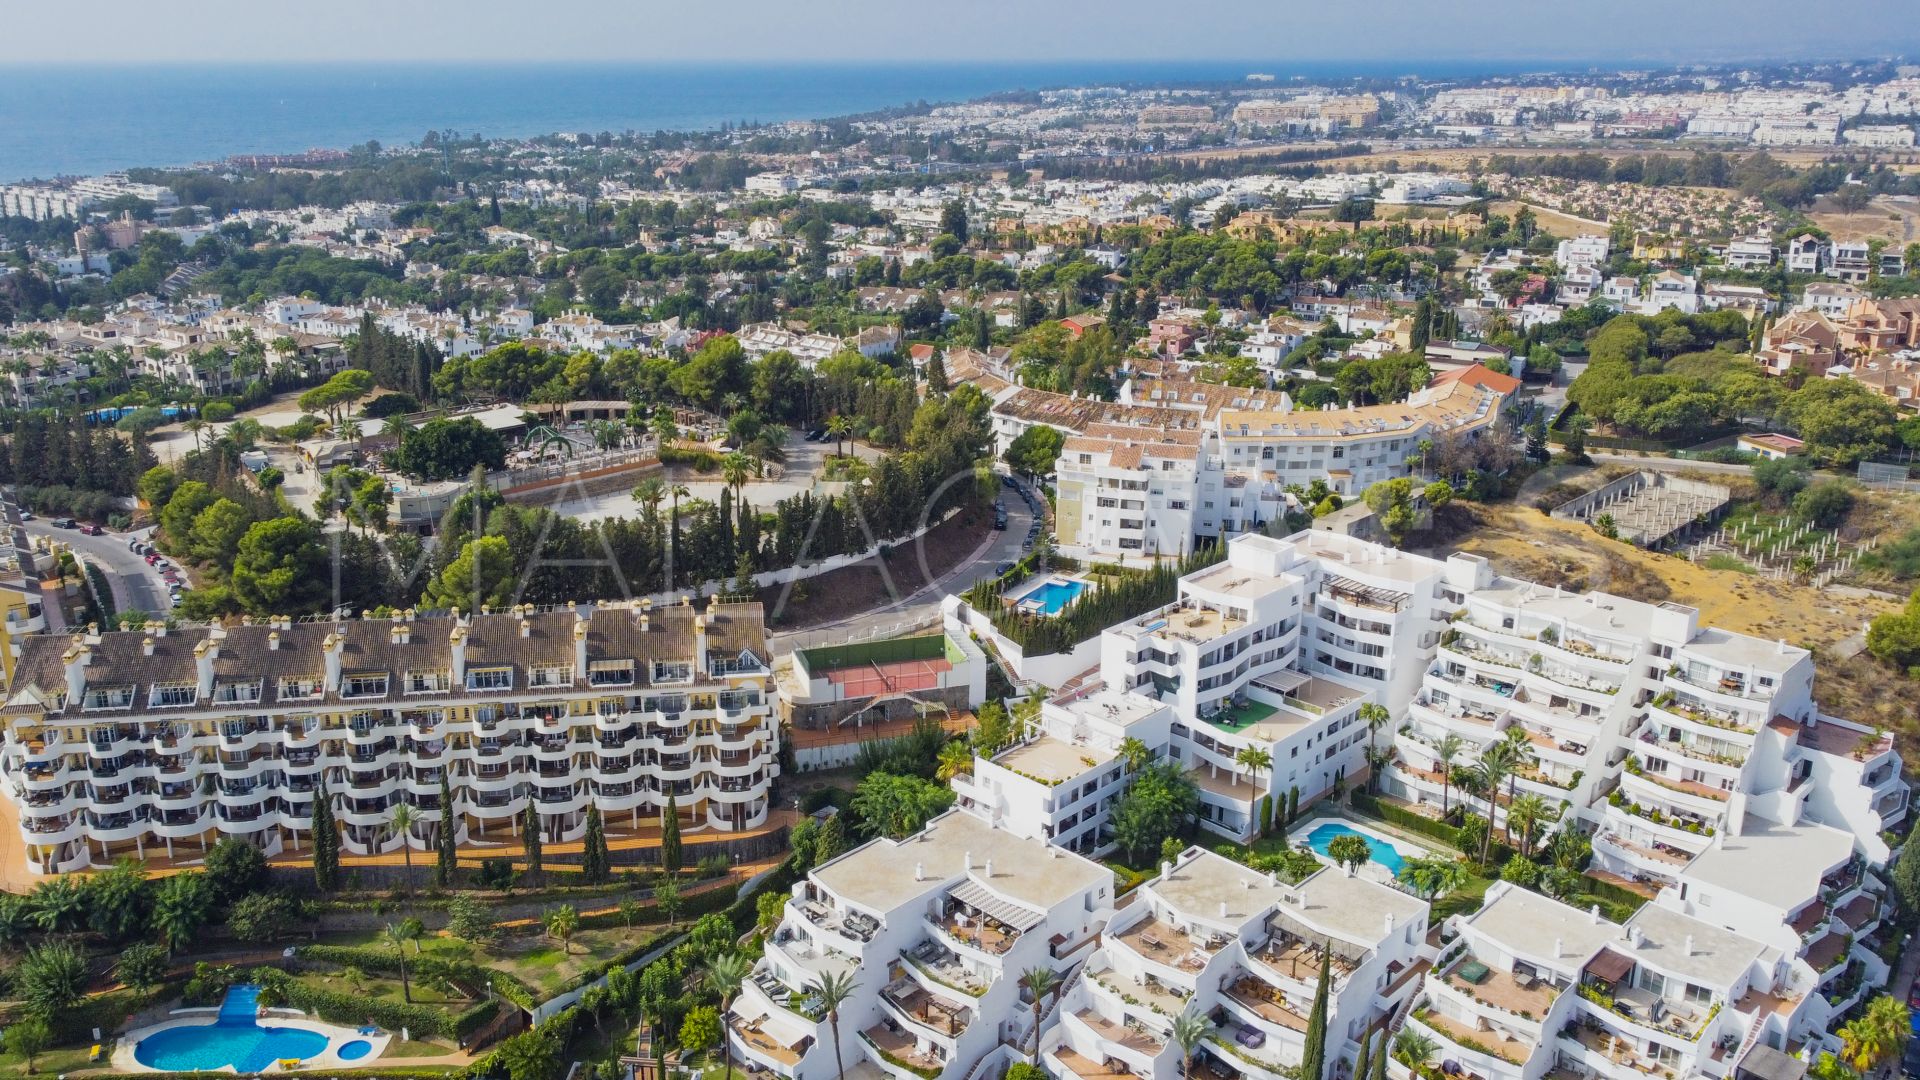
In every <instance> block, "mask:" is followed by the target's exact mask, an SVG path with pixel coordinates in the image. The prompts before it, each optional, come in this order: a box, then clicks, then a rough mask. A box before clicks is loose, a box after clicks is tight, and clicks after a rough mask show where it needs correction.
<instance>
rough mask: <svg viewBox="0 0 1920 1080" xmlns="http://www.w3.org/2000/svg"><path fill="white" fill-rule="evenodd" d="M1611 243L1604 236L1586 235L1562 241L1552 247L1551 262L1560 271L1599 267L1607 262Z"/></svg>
mask: <svg viewBox="0 0 1920 1080" xmlns="http://www.w3.org/2000/svg"><path fill="white" fill-rule="evenodd" d="M1611 246H1612V245H1611V242H1610V241H1609V239H1608V238H1607V237H1605V236H1596V235H1586V236H1578V237H1575V238H1573V239H1571V240H1562V241H1560V243H1559V244H1558V245H1556V246H1555V247H1554V252H1553V261H1554V263H1555V265H1557V266H1559V267H1560V269H1561V270H1571V269H1573V268H1574V267H1576V266H1599V265H1601V264H1603V263H1605V262H1606V261H1607V253H1608V251H1609V250H1610V249H1611Z"/></svg>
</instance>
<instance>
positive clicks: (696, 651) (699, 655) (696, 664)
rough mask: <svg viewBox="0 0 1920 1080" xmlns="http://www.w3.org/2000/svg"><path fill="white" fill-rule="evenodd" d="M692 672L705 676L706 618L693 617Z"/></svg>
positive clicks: (700, 616)
mask: <svg viewBox="0 0 1920 1080" xmlns="http://www.w3.org/2000/svg"><path fill="white" fill-rule="evenodd" d="M693 670H694V671H696V672H699V673H700V674H703V675H704V674H705V673H706V670H707V617H706V616H705V615H695V616H694V617H693Z"/></svg>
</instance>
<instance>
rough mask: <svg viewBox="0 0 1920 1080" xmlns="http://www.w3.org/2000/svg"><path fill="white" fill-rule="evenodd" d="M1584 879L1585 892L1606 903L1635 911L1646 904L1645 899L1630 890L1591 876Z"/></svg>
mask: <svg viewBox="0 0 1920 1080" xmlns="http://www.w3.org/2000/svg"><path fill="white" fill-rule="evenodd" d="M1586 878H1587V880H1586V884H1585V885H1584V886H1583V887H1584V888H1585V889H1586V891H1587V892H1588V893H1590V894H1591V895H1593V896H1597V897H1599V898H1600V899H1602V900H1605V901H1607V902H1608V903H1612V904H1621V905H1624V906H1626V907H1630V908H1632V909H1633V910H1635V911H1638V910H1640V909H1641V908H1642V907H1644V906H1645V905H1646V903H1647V898H1646V897H1644V896H1642V895H1640V894H1639V893H1637V892H1634V891H1633V890H1632V889H1628V888H1624V887H1622V886H1619V885H1615V884H1614V883H1613V882H1611V881H1603V880H1601V879H1600V878H1597V877H1594V876H1593V875H1592V874H1588V875H1586Z"/></svg>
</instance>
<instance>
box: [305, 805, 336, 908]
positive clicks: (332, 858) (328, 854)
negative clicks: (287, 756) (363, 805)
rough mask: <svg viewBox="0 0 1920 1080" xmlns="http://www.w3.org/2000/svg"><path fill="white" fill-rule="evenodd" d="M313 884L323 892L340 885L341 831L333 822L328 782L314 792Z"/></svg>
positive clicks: (312, 822) (312, 828)
mask: <svg viewBox="0 0 1920 1080" xmlns="http://www.w3.org/2000/svg"><path fill="white" fill-rule="evenodd" d="M310 831H311V832H312V833H313V885H314V888H316V889H319V890H320V891H321V892H332V891H334V890H335V889H338V888H339V887H340V833H339V830H338V829H337V828H335V826H334V823H333V800H332V799H331V798H329V797H328V795H327V782H326V780H325V779H324V778H323V779H322V780H321V781H320V789H319V790H318V791H316V792H314V794H313V818H312V821H311V828H310Z"/></svg>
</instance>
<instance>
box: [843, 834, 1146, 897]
mask: <svg viewBox="0 0 1920 1080" xmlns="http://www.w3.org/2000/svg"><path fill="white" fill-rule="evenodd" d="M969 855H971V856H972V859H973V866H972V870H971V871H970V872H969V871H968V869H967V866H966V862H967V857H968V856H969ZM988 859H992V860H993V875H992V876H991V877H988V876H987V872H986V862H987V860H988ZM916 867H918V868H919V869H920V873H921V877H920V879H919V880H915V878H914V872H915V868H916ZM812 876H813V879H814V880H815V881H816V882H818V883H819V884H820V885H821V886H822V887H823V888H825V889H826V890H827V891H829V892H831V893H833V894H834V895H835V896H838V897H841V898H843V899H845V900H847V901H849V902H851V903H854V904H857V905H859V906H860V907H862V908H865V909H867V910H868V911H871V912H879V913H885V912H888V911H893V910H894V909H896V908H899V907H901V906H903V905H905V904H910V903H913V902H914V901H915V900H917V899H919V898H921V897H924V896H926V895H928V894H930V893H933V892H935V891H939V890H942V889H944V888H945V887H946V886H947V885H948V884H949V883H951V882H953V881H955V880H956V879H959V878H963V877H965V878H971V879H972V880H974V881H977V882H979V883H980V884H981V885H983V886H985V887H986V888H988V889H990V890H992V891H993V892H996V893H999V894H1000V895H1001V896H1004V897H1006V898H1008V899H1010V900H1013V901H1015V902H1017V903H1020V904H1023V905H1025V906H1027V907H1031V908H1036V909H1038V910H1041V911H1047V910H1050V909H1051V908H1052V907H1053V906H1054V905H1055V904H1058V903H1060V902H1061V901H1063V900H1066V899H1067V898H1068V897H1071V896H1073V895H1074V894H1076V893H1079V892H1081V891H1083V890H1085V889H1091V888H1095V887H1097V886H1100V885H1106V886H1108V887H1109V888H1110V887H1111V886H1112V884H1113V871H1111V870H1109V869H1107V868H1106V867H1104V866H1101V865H1100V864H1099V863H1096V862H1092V861H1090V860H1088V859H1084V858H1081V857H1080V856H1078V855H1075V854H1073V853H1072V852H1069V851H1065V850H1062V849H1060V848H1056V847H1053V846H1051V845H1049V844H1047V843H1046V842H1044V841H1041V840H1028V839H1021V838H1019V837H1016V836H1013V835H1012V834H1010V833H1007V832H1004V831H1002V830H999V829H995V828H994V827H993V826H991V825H989V824H987V823H986V822H984V821H982V820H980V819H979V818H977V817H974V816H973V815H972V814H968V813H965V812H962V811H959V810H949V811H948V812H946V813H944V814H942V815H940V816H939V817H937V818H934V819H933V820H932V821H929V822H928V823H927V827H926V828H924V829H921V830H920V831H919V832H917V833H914V834H913V835H912V836H909V837H907V838H906V839H905V840H897V841H896V840H888V839H885V838H882V839H879V840H875V841H874V842H872V843H870V844H865V845H863V846H861V847H858V848H855V849H854V850H852V851H850V852H848V853H846V854H845V855H842V856H840V857H839V858H837V859H834V860H833V861H831V862H829V863H827V864H826V865H824V866H821V867H818V868H816V869H815V870H814V871H813V875H812Z"/></svg>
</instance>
